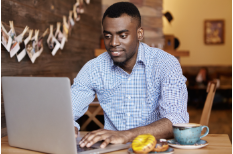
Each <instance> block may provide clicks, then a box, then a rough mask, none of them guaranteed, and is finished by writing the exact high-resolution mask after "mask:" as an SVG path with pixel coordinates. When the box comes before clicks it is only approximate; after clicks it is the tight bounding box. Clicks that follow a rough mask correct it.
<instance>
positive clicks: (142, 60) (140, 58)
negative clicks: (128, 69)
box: [109, 42, 146, 68]
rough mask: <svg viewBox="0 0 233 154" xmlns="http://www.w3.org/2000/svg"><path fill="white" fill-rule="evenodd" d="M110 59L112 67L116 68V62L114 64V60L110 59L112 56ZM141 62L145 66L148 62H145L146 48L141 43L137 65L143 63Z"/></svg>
mask: <svg viewBox="0 0 233 154" xmlns="http://www.w3.org/2000/svg"><path fill="white" fill-rule="evenodd" d="M109 58H110V65H111V67H112V68H115V67H116V65H114V62H113V60H112V58H111V57H110V55H109ZM141 62H142V63H143V64H144V65H145V64H146V62H145V51H144V48H143V43H142V42H139V47H138V55H137V60H136V63H141Z"/></svg>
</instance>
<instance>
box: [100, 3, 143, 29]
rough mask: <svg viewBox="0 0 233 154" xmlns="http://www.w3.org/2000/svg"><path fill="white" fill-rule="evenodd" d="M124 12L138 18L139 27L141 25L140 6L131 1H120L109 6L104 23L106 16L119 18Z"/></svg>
mask: <svg viewBox="0 0 233 154" xmlns="http://www.w3.org/2000/svg"><path fill="white" fill-rule="evenodd" d="M124 13H125V14H127V15H129V16H130V17H132V18H135V19H136V20H138V27H141V15H140V12H139V10H138V8H137V7H136V6H135V5H134V4H133V3H130V2H118V3H114V4H113V5H111V6H109V7H108V8H107V10H106V11H105V13H104V15H103V18H102V24H103V21H104V18H105V17H106V16H108V17H110V18H118V17H120V16H121V15H122V14H124Z"/></svg>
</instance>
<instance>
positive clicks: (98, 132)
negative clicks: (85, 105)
mask: <svg viewBox="0 0 233 154" xmlns="http://www.w3.org/2000/svg"><path fill="white" fill-rule="evenodd" d="M106 131H107V130H105V129H98V130H95V131H92V132H89V133H87V134H86V135H85V136H84V137H83V138H82V139H81V141H80V142H85V141H86V140H88V139H92V138H93V137H91V136H92V135H94V136H96V135H101V134H106Z"/></svg>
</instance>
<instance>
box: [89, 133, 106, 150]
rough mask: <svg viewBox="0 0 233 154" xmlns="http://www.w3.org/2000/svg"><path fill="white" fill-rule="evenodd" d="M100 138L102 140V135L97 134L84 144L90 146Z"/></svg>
mask: <svg viewBox="0 0 233 154" xmlns="http://www.w3.org/2000/svg"><path fill="white" fill-rule="evenodd" d="M101 140H103V135H97V136H95V137H94V138H93V139H92V140H91V141H89V142H88V143H87V145H86V146H87V147H91V146H92V145H93V144H95V143H96V142H98V141H101Z"/></svg>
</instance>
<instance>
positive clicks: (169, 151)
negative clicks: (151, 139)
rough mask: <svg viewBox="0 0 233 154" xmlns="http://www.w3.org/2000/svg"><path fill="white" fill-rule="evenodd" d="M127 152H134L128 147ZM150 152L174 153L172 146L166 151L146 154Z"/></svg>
mask: <svg viewBox="0 0 233 154" xmlns="http://www.w3.org/2000/svg"><path fill="white" fill-rule="evenodd" d="M128 153H129V154H136V153H134V152H133V150H132V148H129V150H128ZM150 153H159V154H173V153H174V149H173V148H170V147H169V148H168V149H167V151H163V152H148V154H150Z"/></svg>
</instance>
